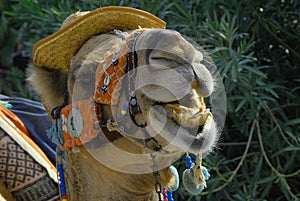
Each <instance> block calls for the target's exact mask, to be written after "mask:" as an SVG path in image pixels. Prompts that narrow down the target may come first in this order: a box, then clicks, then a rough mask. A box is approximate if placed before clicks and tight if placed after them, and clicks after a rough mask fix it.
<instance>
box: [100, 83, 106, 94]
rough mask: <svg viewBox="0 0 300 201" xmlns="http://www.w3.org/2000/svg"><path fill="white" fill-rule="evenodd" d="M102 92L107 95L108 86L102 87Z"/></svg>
mask: <svg viewBox="0 0 300 201" xmlns="http://www.w3.org/2000/svg"><path fill="white" fill-rule="evenodd" d="M101 90H102V92H103V93H105V92H106V91H107V86H106V85H104V86H102V87H101Z"/></svg>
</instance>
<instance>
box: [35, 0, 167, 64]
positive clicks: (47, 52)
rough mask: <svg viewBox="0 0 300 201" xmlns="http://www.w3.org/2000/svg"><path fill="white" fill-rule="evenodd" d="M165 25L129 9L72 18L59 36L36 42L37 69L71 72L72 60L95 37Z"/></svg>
mask: <svg viewBox="0 0 300 201" xmlns="http://www.w3.org/2000/svg"><path fill="white" fill-rule="evenodd" d="M165 26H166V23H165V22H164V21H162V20H161V19H159V18H157V17H155V16H154V15H152V14H150V13H148V12H145V11H142V10H138V9H134V8H128V7H118V6H111V7H103V8H99V9H96V10H93V11H88V12H77V13H75V14H72V15H71V16H69V17H68V18H67V19H66V20H65V22H64V23H63V24H62V27H61V28H60V30H59V31H57V32H56V33H54V34H52V35H50V36H48V37H46V38H44V39H42V40H40V41H39V42H37V43H36V44H35V45H34V47H33V50H32V55H33V63H34V65H35V66H36V67H43V68H48V69H55V70H68V69H69V67H70V59H71V58H72V57H73V56H74V55H75V54H76V53H77V51H78V50H79V49H80V47H81V46H82V45H83V44H84V43H85V42H86V41H87V40H88V39H89V38H91V37H92V36H95V35H98V34H101V33H106V32H109V31H113V30H114V29H120V30H135V29H138V28H139V27H142V28H165Z"/></svg>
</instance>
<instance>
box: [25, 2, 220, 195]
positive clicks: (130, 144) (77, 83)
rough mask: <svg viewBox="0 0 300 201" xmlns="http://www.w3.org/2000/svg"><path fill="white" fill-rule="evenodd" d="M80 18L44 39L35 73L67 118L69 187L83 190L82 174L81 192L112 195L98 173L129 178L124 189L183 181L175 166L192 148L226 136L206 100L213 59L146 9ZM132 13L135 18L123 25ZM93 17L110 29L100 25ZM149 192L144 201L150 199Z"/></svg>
mask: <svg viewBox="0 0 300 201" xmlns="http://www.w3.org/2000/svg"><path fill="white" fill-rule="evenodd" d="M103 13H106V15H103V16H102V14H103ZM108 14H109V15H110V16H109V17H108V18H107V19H105V17H107V15H108ZM77 15H78V16H75V17H76V19H75V20H72V19H71V22H69V21H68V20H70V19H67V20H66V22H65V23H66V24H64V25H63V26H62V28H61V30H60V31H58V32H57V33H56V34H53V35H51V36H49V37H48V38H46V39H44V40H42V41H41V42H39V43H37V45H36V46H35V49H34V51H33V56H34V63H35V67H34V68H33V70H32V75H31V77H30V80H31V82H32V83H33V85H34V86H35V88H36V89H37V91H38V92H39V93H40V95H41V99H42V101H43V103H44V105H45V107H46V109H47V110H48V112H49V115H50V113H51V111H52V115H51V116H52V118H54V119H53V120H54V122H55V121H56V123H57V119H59V120H60V125H61V122H67V123H65V124H64V123H62V125H63V126H62V136H60V137H61V139H62V141H63V142H60V144H58V145H59V147H60V148H61V150H63V151H65V152H66V153H67V156H66V158H67V163H68V162H70V164H71V165H69V167H67V168H66V173H67V174H68V177H69V179H70V183H71V185H70V186H73V187H72V188H73V189H76V188H78V184H77V186H76V184H75V183H76V182H77V183H78V180H79V178H80V179H81V181H83V182H84V183H85V184H84V185H85V186H89V191H91V192H92V193H91V192H90V193H87V192H86V191H87V190H86V189H85V190H83V191H84V192H85V193H82V194H83V195H84V196H85V197H88V196H90V198H95V197H97V198H99V200H106V199H107V200H109V198H106V199H100V197H101V196H100V195H98V193H97V192H96V191H99V189H98V188H97V187H95V185H97V177H99V178H104V177H105V176H103V174H109V175H110V177H111V178H113V179H111V181H110V182H111V183H113V182H115V183H122V182H120V181H118V180H123V181H124V186H128V185H132V184H130V181H131V182H134V181H133V179H135V181H136V180H138V179H142V180H145V181H143V182H142V183H143V185H144V186H147V187H145V189H144V188H141V187H139V188H141V189H140V190H139V192H138V193H141V192H142V193H146V192H147V191H149V192H150V191H152V192H153V190H154V189H155V188H156V183H157V180H159V183H160V184H161V185H164V186H172V185H173V186H174V185H175V184H174V183H176V182H177V181H176V180H177V178H174V172H173V173H172V171H170V168H169V166H171V165H172V163H173V162H174V161H176V160H177V159H178V158H179V157H181V155H182V154H183V153H186V152H189V153H192V154H195V155H200V156H201V155H202V154H204V153H207V152H210V151H211V150H212V148H213V146H214V144H215V143H216V141H217V139H218V130H217V126H216V123H215V121H214V117H213V115H212V113H211V111H210V110H209V109H208V108H207V107H206V104H205V102H204V98H206V97H209V96H210V95H211V94H212V93H213V90H214V87H215V86H214V78H213V76H212V74H211V73H210V71H209V68H210V67H211V66H213V64H212V61H211V59H210V58H209V56H208V55H207V54H206V53H205V51H204V50H203V49H202V48H199V47H195V46H193V45H192V44H191V43H190V42H188V41H187V40H186V39H185V38H184V37H182V36H181V35H180V34H179V33H178V32H176V31H173V30H167V29H164V26H165V24H164V22H162V21H161V20H159V19H157V18H155V17H154V16H152V15H149V14H148V13H147V14H145V13H143V12H142V11H138V10H135V9H128V8H119V7H108V8H102V9H99V10H96V11H94V12H93V13H92V14H91V13H77ZM97 15H99V16H97ZM113 15H118V18H116V19H114V18H113V17H112V16H113ZM122 15H123V16H122ZM125 15H126V17H125ZM95 16H97V18H94V20H92V18H93V17H95ZM73 17H74V16H73ZM122 17H124V19H122ZM131 17H132V18H134V20H135V22H134V23H132V22H130V23H128V22H119V21H126V19H129V18H131ZM120 19H121V20H120ZM98 20H99V22H97V21H98ZM101 20H102V21H101ZM88 22H89V23H93V25H94V26H98V25H97V23H102V25H101V26H103V27H101V30H100V31H99V30H94V28H93V27H92V25H90V26H89V27H87V25H88ZM105 23H107V25H105ZM124 23H125V24H124ZM126 23H127V24H126ZM103 24H104V25H103ZM109 26H112V27H109ZM139 26H140V27H139ZM141 27H142V28H141ZM84 28H85V29H88V30H84ZM71 30H72V31H71ZM76 31H79V33H78V32H76ZM80 31H82V32H80ZM83 37H85V38H83ZM63 40H64V41H63ZM58 41H61V43H59V42H58ZM58 45H61V46H60V47H58ZM45 57H46V58H45ZM72 129H73V130H72ZM71 130H72V131H71ZM58 138H59V137H58ZM87 164H89V165H87ZM87 166H88V167H87ZM74 167H77V168H76V169H75V168H74ZM153 172H158V174H156V175H159V176H156V177H154V176H153ZM98 173H99V174H98ZM70 174H77V176H76V178H71V177H72V176H70ZM79 174H83V175H84V176H80V175H79ZM121 175H122V176H121ZM124 175H127V176H124ZM128 175H130V176H128ZM132 175H135V176H134V177H133V176H132ZM137 175H143V177H141V178H139V177H138V176H137ZM145 175H147V176H145ZM77 177H78V178H77ZM130 177H132V178H130ZM148 177H149V178H148ZM83 178H84V179H83ZM147 178H148V179H147ZM125 180H126V182H127V183H126V182H125ZM98 182H99V183H101V182H102V181H99V180H98ZM108 183H109V182H108ZM137 183H138V182H137ZM145 183H146V184H145ZM91 184H93V185H91ZM111 185H113V184H111ZM115 185H117V184H115ZM79 186H80V185H79ZM82 186H83V184H82V185H81V187H80V188H81V189H84V188H83V187H82ZM108 186H110V185H107V188H109V187H108ZM124 186H123V188H124ZM147 188H148V189H147ZM102 190H103V186H102ZM70 191H72V189H71V190H70ZM74 191H77V190H74ZM106 191H109V190H106ZM126 191H127V193H128V191H132V192H133V190H132V189H129V190H128V189H127V190H126ZM73 193H74V192H73ZM105 193H107V192H102V193H101V194H102V195H104V194H105ZM119 194H122V192H119ZM76 196H77V197H76ZM76 196H74V197H75V198H74V200H75V199H78V198H79V197H80V195H76ZM93 196H94V197H93ZM126 196H129V195H124V196H122V195H119V199H120V200H126V199H125V197H126ZM147 196H148V197H147V198H146V199H145V200H151V198H150V197H151V196H149V195H147ZM121 197H122V198H121ZM113 199H114V200H117V199H116V198H113ZM80 200H81V198H80ZM143 200H144V198H143Z"/></svg>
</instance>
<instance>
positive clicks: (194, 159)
mask: <svg viewBox="0 0 300 201" xmlns="http://www.w3.org/2000/svg"><path fill="white" fill-rule="evenodd" d="M196 160H197V156H196V155H193V162H194V163H196Z"/></svg>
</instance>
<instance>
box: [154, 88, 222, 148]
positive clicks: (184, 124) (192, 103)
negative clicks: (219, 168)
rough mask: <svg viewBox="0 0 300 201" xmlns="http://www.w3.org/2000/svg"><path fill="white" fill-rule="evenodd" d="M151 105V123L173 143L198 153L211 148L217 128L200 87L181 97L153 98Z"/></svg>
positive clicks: (157, 131)
mask: <svg viewBox="0 0 300 201" xmlns="http://www.w3.org/2000/svg"><path fill="white" fill-rule="evenodd" d="M151 105H152V106H151V108H150V109H149V112H148V116H149V121H150V124H149V126H150V127H153V128H154V129H153V130H155V131H156V133H159V134H160V135H161V136H162V137H163V138H165V139H166V140H167V141H168V142H169V143H171V144H173V145H175V146H178V147H180V148H181V149H184V150H185V151H188V152H191V153H195V154H198V153H205V152H208V151H209V150H211V147H212V146H213V144H214V142H215V139H216V136H217V129H216V126H215V122H214V119H213V115H212V113H211V111H210V109H209V108H206V105H205V103H204V98H203V97H201V96H199V95H198V93H197V92H196V90H194V89H193V90H192V92H191V93H189V94H188V95H186V96H185V97H183V98H181V99H178V100H173V101H169V102H164V101H152V104H151ZM148 130H149V129H148Z"/></svg>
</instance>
